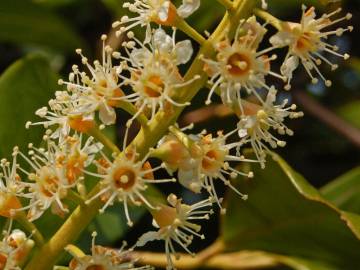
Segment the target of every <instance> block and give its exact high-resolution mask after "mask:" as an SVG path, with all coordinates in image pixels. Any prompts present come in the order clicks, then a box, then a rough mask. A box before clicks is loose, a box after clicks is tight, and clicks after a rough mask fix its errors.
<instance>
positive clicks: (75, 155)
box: [8, 132, 102, 221]
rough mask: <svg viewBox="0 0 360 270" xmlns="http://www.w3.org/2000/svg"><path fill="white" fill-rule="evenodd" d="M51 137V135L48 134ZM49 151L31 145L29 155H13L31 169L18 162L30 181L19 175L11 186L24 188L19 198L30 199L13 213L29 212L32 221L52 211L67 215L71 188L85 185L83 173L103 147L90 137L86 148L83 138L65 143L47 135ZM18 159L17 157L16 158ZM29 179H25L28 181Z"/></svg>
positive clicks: (12, 181)
mask: <svg viewBox="0 0 360 270" xmlns="http://www.w3.org/2000/svg"><path fill="white" fill-rule="evenodd" d="M48 134H49V135H50V132H48ZM44 140H45V142H46V144H47V146H46V148H37V147H35V146H33V145H32V144H29V152H28V155H25V154H24V153H22V152H20V151H19V150H18V148H15V149H14V153H13V156H14V157H16V156H17V155H20V156H21V157H22V158H23V159H24V160H25V161H26V162H27V163H28V165H29V166H30V169H29V170H26V169H24V168H22V167H20V166H19V165H18V164H17V163H14V164H13V168H14V167H15V168H18V170H19V171H20V172H21V173H22V174H23V175H25V176H26V178H27V179H28V181H27V182H25V181H22V182H21V183H18V182H19V176H18V175H17V174H16V175H15V177H12V178H11V179H10V180H9V181H11V184H10V183H8V186H10V185H15V186H20V188H18V191H17V194H16V196H17V197H22V198H26V199H28V200H29V203H28V204H27V205H26V206H24V207H19V206H18V205H16V207H13V211H22V210H28V215H27V216H28V219H29V220H30V221H33V220H36V219H38V218H39V217H41V215H42V214H43V213H44V212H45V211H46V210H47V209H49V208H51V210H52V212H53V213H55V214H57V215H60V216H63V215H64V214H65V213H67V212H68V209H67V206H66V205H65V204H64V203H63V199H64V198H65V197H66V196H67V195H68V192H69V190H70V189H73V188H75V187H78V186H79V187H80V186H82V185H81V183H82V181H83V171H84V169H85V168H86V167H87V166H89V165H90V164H91V163H92V160H93V159H94V157H95V155H96V154H97V153H98V152H99V151H100V150H101V148H102V145H101V144H99V143H93V138H91V137H90V138H88V139H87V140H86V142H85V143H84V145H83V144H82V137H81V136H80V137H75V136H73V137H67V138H66V139H65V140H64V141H62V142H61V143H56V142H55V141H53V140H51V139H50V137H48V135H45V136H44ZM14 159H15V158H14ZM24 180H25V179H24Z"/></svg>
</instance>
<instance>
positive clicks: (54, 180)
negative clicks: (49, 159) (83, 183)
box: [39, 167, 59, 197]
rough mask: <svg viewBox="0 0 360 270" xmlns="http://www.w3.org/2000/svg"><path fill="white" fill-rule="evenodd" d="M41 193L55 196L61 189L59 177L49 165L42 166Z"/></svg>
mask: <svg viewBox="0 0 360 270" xmlns="http://www.w3.org/2000/svg"><path fill="white" fill-rule="evenodd" d="M39 185H40V191H41V193H42V194H43V195H44V196H46V197H53V196H54V194H55V193H56V192H57V191H58V189H59V178H58V177H57V176H56V175H54V174H52V173H51V172H50V171H49V169H48V168H47V167H42V168H41V170H40V174H39Z"/></svg>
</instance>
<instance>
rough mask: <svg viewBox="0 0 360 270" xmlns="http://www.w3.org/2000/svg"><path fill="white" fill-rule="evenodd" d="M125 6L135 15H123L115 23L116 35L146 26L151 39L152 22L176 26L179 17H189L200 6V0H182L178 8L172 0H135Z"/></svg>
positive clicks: (147, 35)
mask: <svg viewBox="0 0 360 270" xmlns="http://www.w3.org/2000/svg"><path fill="white" fill-rule="evenodd" d="M123 7H124V8H127V9H129V11H130V12H132V13H135V14H136V15H135V17H131V18H129V17H128V16H123V17H122V18H121V19H120V21H116V22H114V23H113V28H118V30H117V32H116V35H117V36H120V35H121V34H123V33H126V32H127V31H129V30H131V29H133V28H134V27H136V26H141V27H146V37H147V38H146V40H150V36H151V29H152V28H151V23H152V22H153V23H157V24H160V25H167V26H175V25H174V24H175V20H176V19H177V17H178V16H179V17H181V18H187V17H189V16H190V15H191V14H193V13H194V12H195V11H196V10H197V9H198V8H199V7H200V0H182V4H181V5H180V6H179V7H178V8H176V7H175V6H174V4H173V3H172V2H171V1H170V0H133V1H132V2H125V3H124V4H123Z"/></svg>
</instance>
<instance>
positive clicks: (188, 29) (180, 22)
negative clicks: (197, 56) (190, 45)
mask: <svg viewBox="0 0 360 270" xmlns="http://www.w3.org/2000/svg"><path fill="white" fill-rule="evenodd" d="M175 26H176V27H177V28H179V29H180V30H181V31H183V32H184V33H186V34H187V35H188V36H189V37H191V38H192V39H194V40H195V41H196V42H197V43H199V44H200V45H203V44H204V43H205V41H206V39H205V38H204V37H203V36H202V35H201V34H200V33H199V32H198V31H196V30H195V29H194V28H193V27H192V26H191V25H189V24H188V23H187V22H186V21H185V20H184V19H183V18H181V17H179V16H177V18H176V21H175Z"/></svg>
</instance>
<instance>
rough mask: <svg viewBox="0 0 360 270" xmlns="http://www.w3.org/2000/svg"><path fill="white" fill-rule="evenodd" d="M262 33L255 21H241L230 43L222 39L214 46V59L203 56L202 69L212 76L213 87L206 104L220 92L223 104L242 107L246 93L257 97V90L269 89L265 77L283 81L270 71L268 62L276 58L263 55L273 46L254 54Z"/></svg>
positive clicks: (210, 81) (263, 32)
mask: <svg viewBox="0 0 360 270" xmlns="http://www.w3.org/2000/svg"><path fill="white" fill-rule="evenodd" d="M244 32H245V33H244ZM265 32H266V29H265V28H264V27H263V26H262V25H260V24H259V23H258V22H257V21H256V18H255V17H254V16H253V17H250V18H249V19H247V21H242V22H240V25H239V27H238V29H237V33H236V35H235V38H234V41H233V42H232V41H231V40H228V39H225V40H223V41H221V42H220V43H217V44H215V46H216V47H215V48H216V50H217V55H216V60H212V59H205V58H203V57H202V60H203V61H204V63H205V66H204V70H205V71H206V72H207V73H208V75H209V76H210V77H211V79H210V80H209V83H210V85H212V86H211V89H210V92H209V95H208V98H207V100H206V104H210V103H211V97H212V95H213V93H214V92H215V90H216V89H219V90H220V91H221V97H222V100H223V102H224V104H227V105H237V104H239V105H241V100H242V98H243V97H244V96H245V95H246V94H254V95H256V96H257V92H256V89H258V88H265V89H267V90H269V89H270V86H268V85H267V84H266V82H265V77H266V76H267V75H272V76H274V77H278V78H280V79H282V80H284V79H285V78H284V77H283V76H281V75H279V74H277V73H274V72H272V71H271V70H270V62H271V61H272V60H274V59H276V55H272V56H271V57H268V56H267V55H266V53H268V52H269V51H271V50H273V49H274V47H270V48H267V49H264V50H261V51H257V49H258V46H259V43H260V42H261V40H262V38H263V36H264V34H265ZM244 91H245V92H244Z"/></svg>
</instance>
